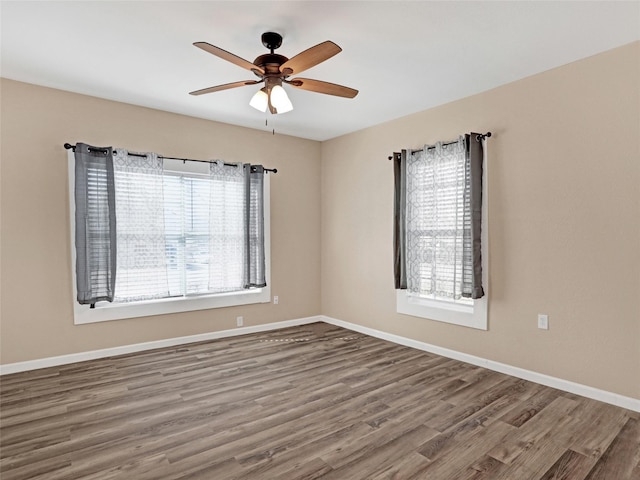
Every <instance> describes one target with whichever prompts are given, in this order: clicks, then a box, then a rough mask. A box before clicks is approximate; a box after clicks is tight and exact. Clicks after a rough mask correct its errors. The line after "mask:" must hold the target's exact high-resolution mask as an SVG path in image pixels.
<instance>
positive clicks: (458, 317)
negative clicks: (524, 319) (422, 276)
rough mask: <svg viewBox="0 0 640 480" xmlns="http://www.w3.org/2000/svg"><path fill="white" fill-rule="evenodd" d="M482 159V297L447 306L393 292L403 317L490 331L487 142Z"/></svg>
mask: <svg viewBox="0 0 640 480" xmlns="http://www.w3.org/2000/svg"><path fill="white" fill-rule="evenodd" d="M483 151H484V154H483V159H482V167H483V168H482V170H483V174H482V233H481V237H482V287H483V289H484V296H483V297H482V298H479V299H476V300H474V301H473V305H463V304H459V303H458V304H457V303H450V302H447V301H442V300H432V299H427V298H421V297H419V296H416V295H410V294H409V293H408V292H407V290H396V311H397V312H398V313H401V314H404V315H411V316H413V317H421V318H426V319H429V320H435V321H438V322H444V323H451V324H454V325H461V326H464V327H470V328H476V329H479V330H488V329H489V321H488V317H489V228H488V225H489V209H488V205H489V198H488V197H489V195H488V194H489V188H488V180H487V179H488V177H489V175H488V169H487V163H488V162H487V142H485V143H484V148H483Z"/></svg>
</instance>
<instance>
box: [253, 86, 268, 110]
mask: <svg viewBox="0 0 640 480" xmlns="http://www.w3.org/2000/svg"><path fill="white" fill-rule="evenodd" d="M264 90H265V89H264V88H262V89H260V90H258V91H257V92H256V94H255V95H254V96H253V97H252V98H251V101H250V102H249V105H251V106H252V107H253V108H255V109H256V110H260V111H261V112H266V111H267V105H268V103H269V97H268V96H267V92H265V91H264Z"/></svg>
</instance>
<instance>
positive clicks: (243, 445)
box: [0, 323, 640, 480]
mask: <svg viewBox="0 0 640 480" xmlns="http://www.w3.org/2000/svg"><path fill="white" fill-rule="evenodd" d="M1 382H2V393H1V400H2V405H1V409H0V413H1V417H0V419H1V427H0V434H1V436H0V440H1V442H2V443H1V447H2V448H1V460H0V472H1V473H0V478H2V480H18V479H39V480H40V479H42V480H44V479H46V480H60V479H64V480H71V479H83V480H112V479H127V480H147V479H153V480H164V479H167V480H168V479H207V480H231V479H259V480H275V479H283V480H293V479H323V480H328V479H339V480H349V479H356V480H359V479H366V480H381V479H402V480H411V479H429V480H481V479H483V480H503V479H504V480H551V479H557V480H560V479H563V480H583V479H584V480H596V479H602V480H631V479H634V480H638V479H640V415H639V414H638V413H634V412H631V411H628V410H624V409H622V408H618V407H614V406H611V405H607V404H604V403H600V402H597V401H594V400H589V399H586V398H582V397H578V396H575V395H572V394H568V393H564V392H561V391H558V390H554V389H552V388H548V387H544V386H541V385H537V384H534V383H531V382H527V381H524V380H520V379H517V378H514V377H509V376H507V375H503V374H499V373H496V372H492V371H490V370H485V369H482V368H479V367H475V366H473V365H469V364H465V363H462V362H459V361H456V360H450V359H447V358H444V357H439V356H437V355H433V354H430V353H426V352H423V351H420V350H414V349H411V348H408V347H404V346H400V345H395V344H392V343H388V342H385V341H383V340H379V339H376V338H372V337H368V336H366V335H362V334H359V333H354V332H351V331H348V330H344V329H341V328H339V327H334V326H331V325H327V324H324V323H317V324H312V325H306V326H301V327H294V328H288V329H283V330H278V331H274V332H268V333H260V334H251V335H244V336H241V337H233V338H228V339H221V340H215V341H210V342H203V343H196V344H190V345H185V346H180V347H174V348H164V349H159V350H153V351H149V352H143V353H137V354H132V355H125V356H119V357H112V358H106V359H100V360H94V361H89V362H83V363H76V364H72V365H65V366H61V367H55V368H47V369H42V370H36V371H31V372H24V373H18V374H13V375H6V376H4V377H2V378H1Z"/></svg>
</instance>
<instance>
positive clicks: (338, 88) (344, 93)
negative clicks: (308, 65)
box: [287, 78, 358, 98]
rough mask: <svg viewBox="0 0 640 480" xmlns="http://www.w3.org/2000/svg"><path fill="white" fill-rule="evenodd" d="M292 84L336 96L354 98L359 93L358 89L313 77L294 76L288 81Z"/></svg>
mask: <svg viewBox="0 0 640 480" xmlns="http://www.w3.org/2000/svg"><path fill="white" fill-rule="evenodd" d="M287 83H289V84H290V85H292V86H294V87H296V88H301V89H302V90H309V91H310V92H317V93H324V94H327V95H335V96H336V97H345V98H353V97H355V96H356V95H358V90H355V89H353V88H349V87H345V86H343V85H338V84H336V83H329V82H323V81H321V80H313V79H311V78H294V79H293V80H290V81H288V82H287Z"/></svg>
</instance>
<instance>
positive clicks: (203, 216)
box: [69, 149, 270, 323]
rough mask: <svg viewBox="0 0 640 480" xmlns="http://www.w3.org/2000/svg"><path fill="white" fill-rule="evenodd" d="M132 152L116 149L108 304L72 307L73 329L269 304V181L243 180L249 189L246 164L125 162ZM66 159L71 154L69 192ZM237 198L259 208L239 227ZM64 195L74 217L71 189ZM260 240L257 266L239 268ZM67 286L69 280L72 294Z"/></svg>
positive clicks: (240, 215) (263, 177) (242, 216)
mask: <svg viewBox="0 0 640 480" xmlns="http://www.w3.org/2000/svg"><path fill="white" fill-rule="evenodd" d="M134 155H135V156H137V155H136V154H128V152H126V151H125V150H122V149H115V150H114V177H115V181H114V184H115V210H116V219H117V222H116V224H117V229H116V231H117V233H116V237H117V242H116V243H117V269H116V278H115V288H114V301H113V302H112V303H109V302H98V303H96V304H95V308H90V306H89V305H80V304H79V303H77V302H74V305H75V308H74V313H75V323H91V322H97V321H103V320H114V319H120V318H131V317H137V316H147V315H157V314H164V313H176V312H182V311H190V310H199V309H207V308H216V307H225V306H233V305H242V304H248V303H259V302H269V301H270V289H269V287H268V283H269V282H268V278H269V267H270V261H269V260H270V259H269V179H268V176H267V175H264V174H263V173H261V172H260V176H259V178H260V181H257V180H255V181H254V178H258V176H257V175H255V174H254V175H251V179H252V180H251V182H250V183H249V185H248V186H247V184H245V183H244V180H243V176H242V175H243V172H242V170H243V168H246V167H248V166H246V167H243V166H240V167H238V166H235V165H234V166H224V165H223V164H222V163H221V162H219V163H218V164H216V165H213V166H211V168H210V165H209V164H208V163H196V162H186V163H185V162H182V161H176V160H170V159H164V160H163V161H160V162H157V157H156V159H155V160H154V158H153V157H152V154H151V155H148V156H147V158H146V159H144V160H143V161H142V162H139V161H136V162H131V161H130V160H131V159H132V156H134ZM74 163H75V159H74V155H73V153H70V155H69V172H70V185H71V186H73V185H74V183H75V176H74ZM263 182H264V183H263ZM259 190H260V191H261V192H259ZM260 193H262V194H260ZM247 195H248V197H247ZM245 198H248V199H249V200H248V201H249V202H250V203H251V204H252V205H253V207H257V206H259V205H258V204H259V203H262V204H263V205H262V207H263V210H264V216H261V215H260V216H257V215H255V214H253V213H252V217H251V219H250V221H249V222H247V217H245V211H244V203H243V202H245V201H246V200H245ZM70 199H71V202H70V205H71V213H72V215H71V218H72V219H74V218H75V215H74V203H75V202H74V193H73V187H72V188H70ZM252 211H254V209H252ZM72 223H73V225H72V238H73V236H74V231H75V222H73V221H72ZM247 229H248V232H249V235H248V237H249V240H248V241H245V240H244V239H245V238H246V237H245V233H246V232H247ZM263 241H264V257H263V260H262V262H260V261H258V262H256V263H255V264H252V265H251V266H247V262H246V261H245V258H246V255H247V252H249V251H252V252H253V251H258V250H260V249H259V248H258V246H259V245H261V244H262V242H263ZM72 252H73V254H74V257H75V248H72ZM73 260H74V263H75V258H74V259H73ZM256 279H262V280H261V281H256ZM75 287H76V282H75V278H74V293H76V292H75Z"/></svg>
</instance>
